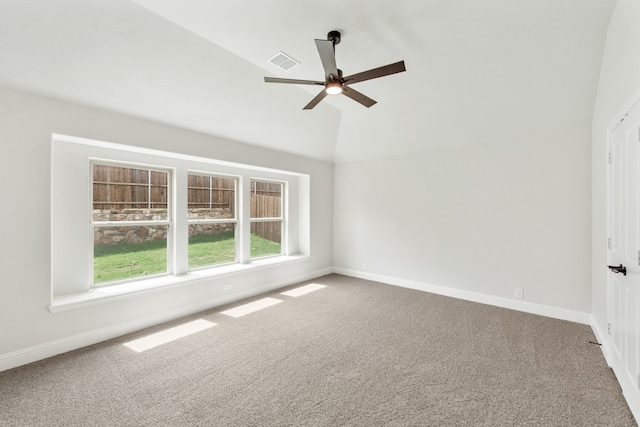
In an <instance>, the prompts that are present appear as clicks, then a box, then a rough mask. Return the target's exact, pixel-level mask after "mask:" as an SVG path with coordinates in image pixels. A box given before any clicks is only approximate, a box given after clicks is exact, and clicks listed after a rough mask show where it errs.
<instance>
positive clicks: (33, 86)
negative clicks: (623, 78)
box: [0, 0, 615, 162]
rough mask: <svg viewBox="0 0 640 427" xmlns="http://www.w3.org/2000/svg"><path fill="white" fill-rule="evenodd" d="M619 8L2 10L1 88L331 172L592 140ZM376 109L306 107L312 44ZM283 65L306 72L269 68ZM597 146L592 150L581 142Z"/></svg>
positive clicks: (103, 6) (552, 3) (8, 3)
mask: <svg viewBox="0 0 640 427" xmlns="http://www.w3.org/2000/svg"><path fill="white" fill-rule="evenodd" d="M614 5H615V0H482V1H478V0H346V1H345V0H342V1H337V0H325V1H322V2H311V1H308V0H274V1H259V0H235V1H211V0H133V1H129V0H109V1H88V0H62V1H55V2H52V1H50V0H1V1H0V86H4V87H8V88H14V89H18V90H24V91H28V92H32V93H37V94H42V95H46V96H50V97H54V98H58V99H63V100H68V101H72V102H77V103H81V104H85V105H90V106H94V107H98V108H102V109H106V110H110V111H116V112H121V113H125V114H128V115H131V116H135V117H140V118H145V119H149V120H154V121H159V122H163V123H168V124H171V125H175V126H179V127H183V128H187V129H191V130H195V131H199V132H203V133H208V134H212V135H218V136H222V137H226V138H229V139H232V140H237V141H241V142H246V143H249V144H255V145H260V146H264V147H268V148H272V149H275V150H280V151H285V152H290V153H294V154H299V155H303V156H307V157H311V158H317V159H322V160H327V161H338V162H341V161H353V160H361V159H366V158H374V157H381V156H388V155H394V154H400V153H411V152H416V151H423V150H428V149H437V148H444V147H452V146H459V145H465V144H478V143H487V142H492V141H494V140H500V141H504V140H508V139H509V138H512V139H513V140H514V141H517V140H518V139H519V138H520V136H521V135H531V134H532V133H533V134H535V133H536V132H539V130H540V129H546V130H549V129H555V128H561V127H563V126H583V127H585V126H586V127H588V126H590V125H589V123H590V120H591V115H592V110H593V104H594V98H595V93H596V88H597V82H598V74H599V69H600V60H601V56H602V48H603V44H604V39H605V36H606V29H607V24H608V21H609V18H610V16H611V12H612V9H613V7H614ZM330 30H339V31H341V33H342V42H341V43H340V44H339V45H338V46H337V47H336V59H337V63H338V67H339V68H341V69H342V70H344V73H345V75H348V74H354V73H357V72H360V71H364V70H367V69H370V68H374V67H378V66H381V65H386V64H389V63H392V62H396V61H399V60H405V63H406V67H407V72H405V73H400V74H396V75H392V76H387V77H383V78H380V79H376V80H371V81H367V82H362V83H358V84H357V86H356V85H354V88H356V89H357V90H359V91H360V92H363V93H364V94H366V95H367V96H369V97H371V98H373V99H375V100H376V101H378V103H377V104H376V105H374V106H373V107H371V108H369V109H367V108H365V107H363V106H361V105H359V104H357V103H356V102H354V101H352V100H350V99H348V98H346V97H344V96H336V97H330V98H329V97H328V98H325V100H324V101H323V102H322V103H321V104H320V105H318V106H317V107H316V108H315V109H313V110H310V111H303V110H302V107H303V106H304V105H305V104H306V103H307V102H309V101H310V100H311V98H312V97H313V96H314V95H315V94H316V93H317V92H318V91H319V89H318V88H317V87H307V86H293V85H279V84H266V83H264V80H263V77H264V76H277V77H285V78H296V79H310V80H322V79H323V69H322V64H321V62H320V59H319V57H318V53H317V51H316V47H315V44H314V39H316V38H318V39H322V38H326V35H327V32H329V31H330ZM279 51H283V52H285V53H286V54H288V55H290V56H292V57H293V58H295V59H297V60H298V61H300V62H301V65H300V66H298V67H296V68H294V69H292V70H290V71H282V70H281V69H279V68H277V67H275V66H274V65H273V64H271V63H269V62H268V59H269V58H271V57H272V56H273V55H274V54H276V53H278V52H279ZM587 143H588V141H587Z"/></svg>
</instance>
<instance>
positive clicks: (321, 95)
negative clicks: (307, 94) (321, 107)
mask: <svg viewBox="0 0 640 427" xmlns="http://www.w3.org/2000/svg"><path fill="white" fill-rule="evenodd" d="M325 96H327V92H325V91H324V89H323V90H322V92H320V93H319V94H317V95H316V96H315V98H313V99H312V100H311V102H310V103H308V104H307V105H305V106H304V108H303V110H311V109H312V108H313V107H315V106H316V105H318V104H319V103H320V101H322V100H323V99H324V97H325Z"/></svg>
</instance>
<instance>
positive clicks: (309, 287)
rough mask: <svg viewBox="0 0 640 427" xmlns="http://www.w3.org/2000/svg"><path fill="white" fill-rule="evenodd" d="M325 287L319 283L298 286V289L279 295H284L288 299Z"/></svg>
mask: <svg viewBox="0 0 640 427" xmlns="http://www.w3.org/2000/svg"><path fill="white" fill-rule="evenodd" d="M326 287H327V285H321V284H319V283H310V284H308V285H305V286H300V287H299V288H295V289H291V290H290V291H287V292H282V293H281V295H286V296H288V297H299V296H301V295H306V294H308V293H309V292H313V291H317V290H318V289H322V288H326Z"/></svg>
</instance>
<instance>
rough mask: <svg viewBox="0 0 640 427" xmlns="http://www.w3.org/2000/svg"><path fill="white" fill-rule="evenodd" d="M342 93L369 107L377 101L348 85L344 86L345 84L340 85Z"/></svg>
mask: <svg viewBox="0 0 640 427" xmlns="http://www.w3.org/2000/svg"><path fill="white" fill-rule="evenodd" d="M342 94H343V95H346V96H348V97H349V98H351V99H353V100H354V101H356V102H359V103H360V104H362V105H364V106H365V107H367V108H369V107H371V106H372V105H373V104H375V103H376V102H377V101H374V100H373V99H371V98H369V97H368V96H366V95H363V94H361V93H360V92H358V91H357V90H355V89H352V88H350V87H346V86H343V87H342Z"/></svg>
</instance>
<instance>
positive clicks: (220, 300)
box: [0, 268, 333, 372]
mask: <svg viewBox="0 0 640 427" xmlns="http://www.w3.org/2000/svg"><path fill="white" fill-rule="evenodd" d="M332 272H333V270H332V268H325V269H322V270H317V271H314V272H312V273H307V274H303V275H300V276H296V277H290V278H288V279H286V280H279V281H275V282H270V283H267V284H264V285H262V286H259V287H255V288H252V289H250V290H247V291H240V292H235V293H229V294H224V295H221V296H219V297H216V298H211V299H208V300H204V301H199V302H198V303H196V304H191V305H188V306H184V307H179V308H176V309H175V310H171V311H164V312H162V313H157V314H155V315H152V316H147V317H144V318H141V319H136V320H134V321H131V322H126V323H121V324H117V325H113V326H108V327H105V328H101V329H96V330H92V331H88V332H83V333H81V334H77V335H72V336H69V337H64V338H61V339H58V340H54V341H50V342H46V343H43V344H38V345H34V346H31V347H27V348H24V349H20V350H17V351H13V352H10V353H5V354H2V355H0V372H2V371H5V370H7V369H11V368H15V367H18V366H22V365H26V364H27V363H32V362H36V361H38V360H42V359H46V358H48V357H52V356H55V355H57V354H61V353H66V352H68V351H72V350H76V349H79V348H82V347H86V346H88V345H92V344H97V343H99V342H102V341H106V340H109V339H112V338H116V337H119V336H122V335H126V334H128V333H131V332H135V331H139V330H141V329H144V328H148V327H150V326H154V325H157V324H159V323H163V322H168V321H170V320H174V319H179V318H180V317H184V316H188V315H191V314H194V313H198V312H200V311H204V310H209V309H211V308H215V307H219V306H222V305H225V304H229V303H232V302H235V301H240V300H242V299H245V298H250V297H253V296H256V295H260V294H262V293H265V292H270V291H273V290H275V289H279V288H283V287H285V286H289V285H293V284H295V283H299V282H304V281H306V280H311V279H315V278H317V277H320V276H324V275H326V274H330V273H332Z"/></svg>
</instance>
